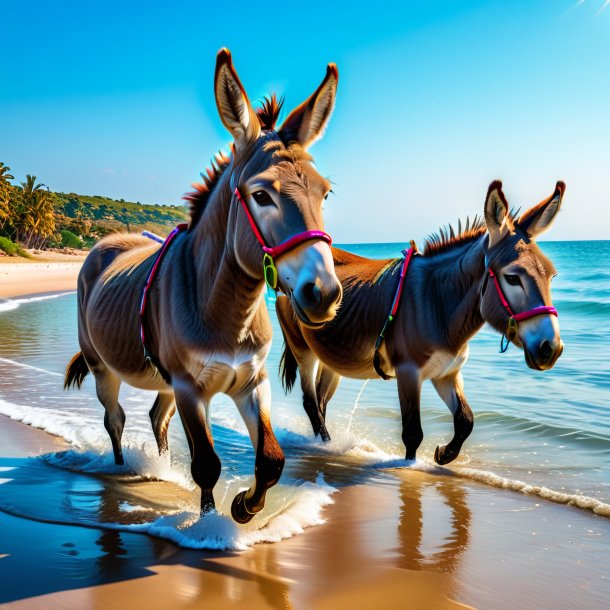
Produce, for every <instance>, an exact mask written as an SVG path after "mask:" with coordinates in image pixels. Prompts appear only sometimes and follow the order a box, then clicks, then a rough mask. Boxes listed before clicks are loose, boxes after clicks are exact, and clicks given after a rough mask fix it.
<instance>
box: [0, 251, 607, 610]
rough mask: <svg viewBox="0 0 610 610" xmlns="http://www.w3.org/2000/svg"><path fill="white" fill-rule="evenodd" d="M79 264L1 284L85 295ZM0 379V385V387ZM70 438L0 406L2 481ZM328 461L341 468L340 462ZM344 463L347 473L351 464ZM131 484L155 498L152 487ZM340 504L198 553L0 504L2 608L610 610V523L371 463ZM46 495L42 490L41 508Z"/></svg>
mask: <svg viewBox="0 0 610 610" xmlns="http://www.w3.org/2000/svg"><path fill="white" fill-rule="evenodd" d="M79 266H80V263H78V262H70V263H63V262H61V263H60V262H53V263H41V262H36V263H26V264H24V265H17V264H15V265H12V268H14V269H16V272H13V273H11V271H10V270H7V269H6V265H2V264H0V287H1V289H2V292H0V294H4V295H8V294H10V295H11V296H16V295H19V294H32V293H35V292H50V291H57V290H70V289H74V288H75V281H76V274H77V272H78V268H79ZM7 278H8V279H7ZM7 282H8V283H7ZM1 384H2V380H1V379H0V389H1ZM0 397H1V392H0ZM65 448H66V446H65V443H64V442H63V441H60V440H59V439H56V438H54V437H52V436H50V435H48V434H47V433H45V432H43V431H40V430H35V429H33V428H30V427H29V426H25V425H23V424H20V423H17V422H14V421H12V420H9V419H8V418H6V417H5V416H0V487H2V489H3V490H6V489H11V490H14V492H15V493H16V494H18V493H20V490H21V493H27V492H26V491H23V490H27V488H28V486H27V485H25V486H24V485H23V484H22V483H21V484H20V482H19V476H18V475H19V473H20V472H24V471H26V470H27V464H28V463H29V462H30V460H29V459H28V456H36V455H39V454H41V453H47V452H51V451H58V450H63V449H65ZM287 458H288V463H289V464H290V462H293V463H294V462H295V459H294V456H291V455H290V454H288V455H287ZM333 461H338V460H333ZM288 467H290V466H288ZM324 467H325V470H326V471H327V472H330V473H332V471H333V468H335V465H334V464H325V465H324ZM49 468H53V467H49ZM300 468H301V469H302V473H301V474H300V476H302V478H305V479H309V480H311V479H312V478H315V476H316V472H318V471H319V469H320V464H319V463H316V462H315V460H310V461H308V462H306V463H304V464H301V465H300ZM336 468H337V469H338V470H337V473H340V472H341V470H340V469H341V468H344V466H343V465H342V464H340V463H338V464H337V465H336ZM293 474H294V473H293ZM388 474H389V476H388ZM335 478H336V480H339V479H340V476H339V474H337V476H336V477H335ZM88 480H90V481H91V490H90V491H88V492H87V493H85V494H84V495H83V496H82V501H83V502H93V501H97V500H96V499H97V498H98V494H99V493H101V494H102V495H103V494H104V492H105V490H106V491H108V490H110V491H111V492H112V493H115V492H116V489H117V488H118V489H119V491H120V489H121V487H120V483H119V484H117V482H116V481H113V482H112V483H111V482H110V481H109V479H108V478H107V479H104V477H90V478H89V479H88ZM58 481H59V483H58V484H57V485H58V486H57V487H56V488H55V489H54V492H55V493H54V495H53V496H52V497H63V495H62V494H63V493H64V492H63V488H62V487H61V485H62V484H65V483H66V478H65V477H64V478H62V475H61V471H59V474H58ZM28 484H29V485H31V484H32V483H31V482H29V483H28ZM40 484H41V485H42V484H43V482H42V481H41V483H40ZM44 484H46V485H48V484H52V482H51V483H49V481H47V480H45V481H44ZM3 485H6V486H7V487H3ZM11 485H12V487H9V486H11ZM147 486H148V487H147ZM124 488H125V493H127V488H129V493H136V492H138V491H139V493H140V495H141V497H145V494H146V493H150V489H151V483H130V484H129V485H128V486H127V484H125V485H124ZM36 489H38V487H36ZM97 489H101V491H100V492H98V491H95V490H97ZM333 498H334V504H332V505H330V506H328V507H326V508H325V509H324V513H323V516H324V518H325V520H326V522H325V523H324V524H323V525H320V526H316V527H313V528H310V529H308V530H306V531H305V532H304V533H303V534H301V535H298V536H296V537H294V538H290V539H287V540H284V541H281V542H278V543H274V544H262V545H257V546H255V547H254V548H252V549H250V550H247V551H244V552H241V553H231V552H205V551H189V550H185V549H181V548H179V547H177V546H175V545H174V544H172V543H170V542H166V541H164V540H159V539H156V538H153V537H150V536H147V535H143V534H136V533H125V532H118V531H114V530H104V529H95V528H88V527H79V526H76V525H73V524H70V525H67V524H60V523H48V522H41V521H38V520H32V519H25V518H22V517H20V516H16V515H15V514H11V512H10V510H9V511H8V512H2V511H0V604H3V607H7V608H28V609H29V608H93V607H95V608H126V607H127V608H134V609H136V608H183V607H184V608H195V607H200V606H203V607H206V608H214V609H219V610H224V609H225V608H249V609H250V610H257V609H259V608H261V609H262V608H277V609H283V610H287V609H293V608H294V609H298V610H306V609H309V608H311V609H320V610H326V609H328V610H331V609H332V610H341V609H343V608H345V609H348V608H349V609H360V608H362V609H368V608H374V609H381V610H386V609H387V610H393V609H401V608H422V609H424V608H425V609H430V608H433V609H434V608H458V607H464V606H472V607H477V608H490V609H494V610H502V609H507V610H508V609H511V610H512V609H513V608H550V607H552V608H554V609H559V608H566V609H567V608H575V607H579V608H600V609H601V608H607V607H608V604H609V602H610V576H609V575H610V520H608V519H605V518H603V517H599V516H596V515H593V514H591V513H589V512H586V511H584V510H579V509H576V508H572V507H569V506H560V505H556V504H553V503H550V502H546V501H544V500H540V499H539V498H535V497H529V496H525V495H522V494H519V493H514V492H510V491H505V490H502V489H496V488H493V487H488V486H485V485H481V484H478V483H476V482H473V481H468V480H462V479H459V478H457V477H452V476H448V475H444V476H439V475H431V474H426V473H422V472H417V471H414V470H410V469H397V470H394V471H390V472H389V473H387V472H386V473H384V474H383V476H381V475H375V474H374V473H373V474H371V476H370V477H369V479H367V480H365V481H360V482H359V483H358V484H350V485H346V486H341V487H339V491H338V492H337V493H336V494H334V496H333ZM17 499H18V498H17V496H15V501H16V502H17ZM45 499H47V498H46V496H45V495H44V493H43V494H42V495H41V497H40V502H44V501H45ZM119 499H120V498H119ZM115 500H116V501H118V500H117V499H116V498H115ZM47 501H50V500H48V499H47ZM17 505H18V504H17V503H16V506H17ZM15 512H16V513H17V514H19V513H18V511H15Z"/></svg>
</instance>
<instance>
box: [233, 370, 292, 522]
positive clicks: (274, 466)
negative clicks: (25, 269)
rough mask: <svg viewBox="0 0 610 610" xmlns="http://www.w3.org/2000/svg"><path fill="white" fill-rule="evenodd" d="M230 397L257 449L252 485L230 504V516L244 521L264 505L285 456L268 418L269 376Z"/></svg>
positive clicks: (280, 471)
mask: <svg viewBox="0 0 610 610" xmlns="http://www.w3.org/2000/svg"><path fill="white" fill-rule="evenodd" d="M233 400H234V401H235V404H236V405H237V408H238V409H239V412H240V413H241V416H242V417H243V419H244V422H245V423H246V426H247V428H248V433H249V434H250V439H251V441H252V445H253V446H254V449H255V451H256V461H255V466H254V478H255V480H254V485H252V486H250V488H249V489H247V490H245V491H241V492H240V493H238V494H237V495H236V496H235V498H234V499H233V503H232V504H231V515H232V516H233V519H235V521H237V523H242V524H243V523H248V522H249V521H250V520H251V519H252V518H253V517H254V515H256V514H257V513H258V512H260V511H261V510H262V509H263V507H264V506H265V497H266V495H267V491H268V490H269V489H270V488H271V487H273V486H274V485H275V484H276V483H277V482H278V481H279V479H280V476H281V474H282V470H283V469H284V461H285V459H284V453H283V451H282V449H281V447H280V446H279V443H278V442H277V439H276V438H275V435H274V434H273V430H272V428H271V422H270V419H269V408H270V405H271V389H270V385H269V380H268V379H267V378H263V379H261V380H260V381H259V383H258V385H257V386H256V387H255V388H254V389H253V390H252V391H250V392H248V393H245V394H241V395H238V396H234V397H233Z"/></svg>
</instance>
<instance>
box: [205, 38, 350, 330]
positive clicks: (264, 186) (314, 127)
mask: <svg viewBox="0 0 610 610" xmlns="http://www.w3.org/2000/svg"><path fill="white" fill-rule="evenodd" d="M337 82H338V72H337V68H336V67H335V65H334V64H329V65H328V68H327V71H326V76H325V78H324V80H323V81H322V84H321V85H320V86H319V87H318V88H317V89H316V91H315V92H314V93H313V95H312V96H311V97H309V98H308V99H307V100H305V102H303V103H302V104H301V105H300V106H298V107H297V108H296V109H295V110H293V111H292V112H291V113H290V115H289V116H288V117H287V118H286V120H285V121H284V124H283V125H282V127H281V128H279V129H277V130H276V129H275V121H276V120H277V114H278V113H279V106H276V108H275V112H273V111H271V114H272V115H274V116H271V117H270V116H268V115H269V113H268V112H267V113H261V115H260V117H259V115H257V113H256V112H255V111H254V110H253V108H252V106H251V104H250V101H249V100H248V96H247V95H246V92H245V90H244V88H243V86H242V84H241V82H240V80H239V78H238V76H237V73H236V72H235V69H234V68H233V63H232V61H231V55H230V53H229V51H227V50H226V49H223V50H221V51H220V53H219V54H218V59H217V64H216V76H215V94H216V104H217V106H218V112H219V114H220V118H221V120H222V122H223V123H224V125H225V127H226V128H227V129H228V130H229V131H230V132H231V134H232V135H233V138H234V146H233V161H232V167H231V178H230V181H231V189H232V191H235V190H236V189H237V194H234V196H233V197H234V209H235V210H236V211H235V214H234V215H233V217H232V222H230V223H229V228H228V230H229V232H231V231H232V237H233V240H232V248H233V253H234V256H235V259H236V261H237V263H238V264H239V265H240V266H241V268H242V269H243V270H244V271H245V272H246V273H247V274H248V275H249V276H250V277H253V278H262V277H263V265H262V264H261V262H262V260H263V254H262V251H261V243H259V242H261V241H264V242H265V245H266V246H270V247H274V246H277V245H279V244H283V243H284V242H286V241H287V240H289V239H290V238H291V237H293V236H295V235H300V234H303V233H305V232H309V231H323V229H324V221H323V217H322V203H323V201H324V199H325V198H326V196H327V195H328V192H329V191H330V184H329V182H328V180H326V179H325V178H323V177H322V176H321V175H320V174H319V173H318V172H317V171H316V169H315V168H314V166H313V164H312V157H311V156H310V155H309V154H308V153H307V152H306V149H307V147H308V146H310V145H311V144H312V143H313V142H315V141H316V140H317V139H318V138H320V136H321V135H322V133H323V131H324V128H325V127H326V124H327V123H328V119H329V118H330V115H331V113H332V110H333V107H334V104H335V94H336V90H337ZM236 197H241V199H242V200H243V207H242V206H241V205H239V203H238V202H236V201H235V198H236ZM249 216H250V217H249ZM257 230H258V233H259V237H257V236H256V235H255V233H256V232H257ZM326 237H328V236H326ZM297 241H298V243H297V245H295V246H294V247H290V249H288V250H286V251H283V252H282V253H281V254H278V255H277V256H276V260H275V261H271V265H272V266H274V265H275V266H276V267H277V270H275V269H272V271H273V274H277V285H278V288H280V289H281V290H282V291H283V292H285V293H286V294H287V295H288V296H289V297H290V300H291V302H292V305H293V308H294V310H295V312H296V314H297V316H298V317H299V318H300V319H301V321H302V322H303V323H304V324H306V325H309V326H313V327H316V326H321V325H322V324H324V323H325V322H327V321H328V320H331V319H332V318H333V317H334V315H335V313H336V310H337V307H338V305H339V303H340V301H341V296H342V289H341V284H340V283H339V280H338V279H337V276H336V275H335V270H334V263H333V258H332V253H331V249H330V245H329V243H327V242H325V241H323V240H320V239H315V238H314V239H307V240H306V241H302V240H297ZM228 242H229V239H228V241H227V243H228ZM269 260H270V259H267V261H269Z"/></svg>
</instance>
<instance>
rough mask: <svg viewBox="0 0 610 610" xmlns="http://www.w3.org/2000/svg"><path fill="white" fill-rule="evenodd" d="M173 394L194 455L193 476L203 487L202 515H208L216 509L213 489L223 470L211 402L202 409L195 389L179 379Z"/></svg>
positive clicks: (176, 381) (192, 462)
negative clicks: (215, 449) (215, 446)
mask: <svg viewBox="0 0 610 610" xmlns="http://www.w3.org/2000/svg"><path fill="white" fill-rule="evenodd" d="M174 392H175V396H176V405H177V407H178V413H179V414H180V419H181V421H182V425H183V427H184V432H185V434H186V440H187V442H188V445H189V449H190V452H191V475H192V476H193V481H195V483H196V484H197V485H198V486H199V487H200V488H201V514H205V513H209V512H210V511H212V510H215V508H216V504H215V503H214V494H213V490H214V486H215V485H216V483H217V482H218V479H219V478H220V468H221V464H220V459H219V458H218V456H217V455H216V452H215V451H214V440H213V438H212V430H211V428H210V424H209V421H208V409H209V402H206V403H204V408H203V409H202V408H201V404H200V400H199V396H198V394H197V392H196V391H195V389H194V388H191V387H190V385H189V384H187V383H184V382H181V381H179V380H175V381H174Z"/></svg>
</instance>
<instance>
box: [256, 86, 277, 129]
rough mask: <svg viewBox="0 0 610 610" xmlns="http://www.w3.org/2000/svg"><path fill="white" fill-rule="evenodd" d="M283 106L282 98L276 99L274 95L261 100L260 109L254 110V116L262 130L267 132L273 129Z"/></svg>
mask: <svg viewBox="0 0 610 610" xmlns="http://www.w3.org/2000/svg"><path fill="white" fill-rule="evenodd" d="M283 105H284V98H281V97H280V98H278V97H277V96H276V95H275V93H272V94H271V95H270V96H269V97H265V98H263V103H262V104H261V107H260V108H257V110H256V115H257V116H258V120H259V122H260V124H261V127H262V128H263V129H266V130H267V131H271V130H273V129H275V124H276V123H277V120H278V118H279V117H280V112H281V111H282V106H283Z"/></svg>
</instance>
